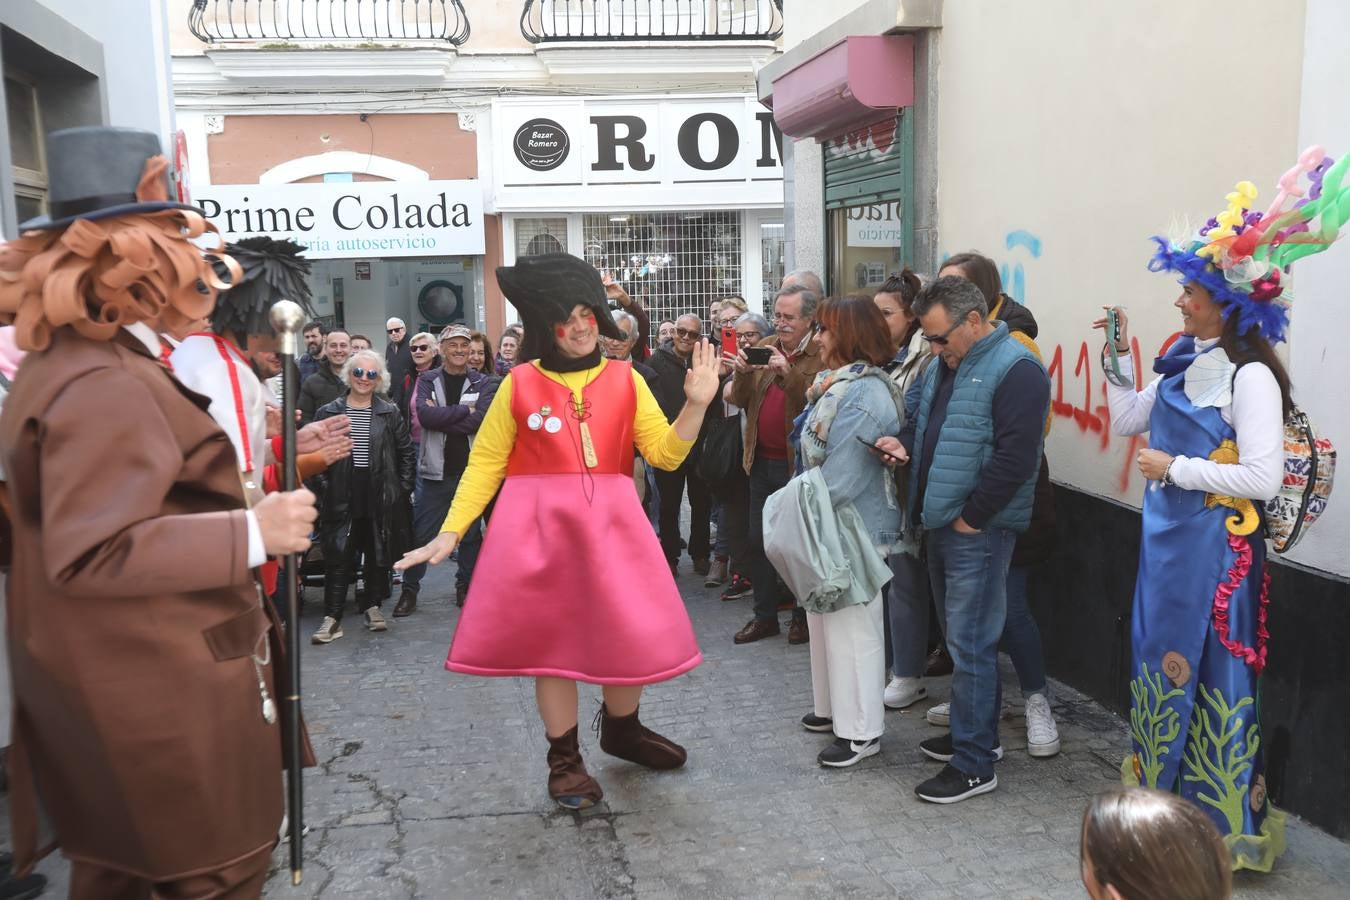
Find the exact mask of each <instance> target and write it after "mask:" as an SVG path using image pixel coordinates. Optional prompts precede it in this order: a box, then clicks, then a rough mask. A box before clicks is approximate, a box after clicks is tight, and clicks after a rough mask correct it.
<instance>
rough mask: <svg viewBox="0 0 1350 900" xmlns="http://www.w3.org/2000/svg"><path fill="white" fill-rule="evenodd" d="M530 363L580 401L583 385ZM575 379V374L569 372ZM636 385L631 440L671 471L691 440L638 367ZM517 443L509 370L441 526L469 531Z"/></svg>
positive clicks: (593, 372)
mask: <svg viewBox="0 0 1350 900" xmlns="http://www.w3.org/2000/svg"><path fill="white" fill-rule="evenodd" d="M530 365H532V366H534V367H535V368H537V369H539V371H540V372H541V373H543V375H544V377H546V378H548V379H549V380H550V381H554V382H557V383H558V384H560V385H562V386H563V387H565V388H567V389H568V390H570V391H571V392H572V398H573V401H574V402H578V403H579V402H580V401H581V399H582V397H581V390H579V389H578V388H573V387H572V386H571V385H570V384H568V383H567V381H565V380H564V379H563V378H562V377H561V376H559V375H558V373H556V372H549V371H547V370H546V369H543V368H542V367H540V366H539V365H538V364H537V363H530ZM607 365H609V362H608V360H601V361H600V365H598V366H596V367H595V368H593V369H587V370H586V372H585V373H584V374H585V378H583V379H582V380H581V384H580V385H579V388H581V389H584V387H585V385H587V384H590V383H591V382H592V381H594V380H595V379H596V377H597V376H599V374H600V373H601V372H602V371H604V368H605V366H607ZM568 374H571V375H572V376H573V378H575V377H576V376H575V374H573V373H568ZM632 376H633V387H634V388H635V389H636V391H637V409H636V411H635V412H634V415H633V443H635V444H637V448H638V452H639V453H641V454H642V456H643V458H645V459H646V460H647V462H649V463H651V464H652V465H654V466H656V467H657V468H658V469H666V470H673V469H677V468H679V465H680V463H682V462H684V458H685V457H686V456H688V455H689V448H690V447H692V446H693V445H694V442H693V441H686V440H683V439H682V438H681V437H680V436H679V434H677V433H676V432H675V426H674V425H671V424H670V423H669V422H667V421H666V414H665V413H663V412H661V407H660V406H659V405H657V402H656V398H655V397H653V396H652V391H651V388H649V387H647V382H646V381H645V380H644V379H643V378H642V376H641V375H639V374H638V373H637V372H636V371H633V372H632ZM515 443H516V420H515V417H514V416H512V415H511V376H510V375H509V374H508V375H507V376H506V378H505V379H504V380H503V381H502V384H501V387H499V388H498V389H497V395H496V397H494V398H493V400H492V405H491V406H490V407H488V411H487V414H486V415H484V416H483V424H482V425H481V426H480V427H479V429H478V435H477V437H475V438H474V442H473V451H472V452H471V453H470V454H469V465H468V468H466V469H465V470H464V476H463V478H461V479H460V482H459V487H458V488H456V489H455V500H454V503H452V504H451V506H450V514H449V515H448V516H446V517H445V524H444V525H442V526H441V531H442V532H445V531H453V532H454V533H455V534H458V535H463V534H464V532H465V530H467V529H468V527H469V526H470V525H472V524H473V521H474V519H477V518H478V517H479V516H481V515H482V514H483V510H484V509H486V508H487V505H488V503H489V502H491V500H492V498H493V496H494V495H495V494H496V493H497V488H499V487H501V484H502V479H504V478H505V477H506V464H507V461H508V460H509V459H510V457H511V449H512V447H514V446H515Z"/></svg>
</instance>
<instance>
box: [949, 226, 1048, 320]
mask: <svg viewBox="0 0 1350 900" xmlns="http://www.w3.org/2000/svg"><path fill="white" fill-rule="evenodd" d="M1003 246H1004V249H1006V250H1007V251H1008V252H1009V253H1012V252H1013V251H1017V250H1025V251H1026V252H1027V254H1029V255H1030V257H1031V258H1032V259H1040V258H1041V239H1040V238H1039V237H1037V236H1036V235H1034V234H1032V233H1031V232H1030V231H1027V230H1025V229H1021V228H1019V229H1017V230H1016V231H1010V232H1008V233H1007V234H1006V235H1004V236H1003ZM951 255H952V254H950V253H947V252H945V251H944V252H943V254H942V257H941V262H939V263H938V269H941V268H942V267H943V266H945V265H946V264H947V260H948V259H949V258H950V257H951ZM996 262H998V277H999V279H1000V280H1001V281H1002V282H1003V291H1004V293H1006V294H1007V295H1008V296H1009V297H1012V298H1013V299H1014V300H1016V301H1017V302H1018V303H1022V304H1025V303H1026V302H1027V273H1026V269H1025V268H1024V267H1023V265H1022V263H1021V262H1020V261H1019V260H1017V259H1012V260H1002V261H998V260H996Z"/></svg>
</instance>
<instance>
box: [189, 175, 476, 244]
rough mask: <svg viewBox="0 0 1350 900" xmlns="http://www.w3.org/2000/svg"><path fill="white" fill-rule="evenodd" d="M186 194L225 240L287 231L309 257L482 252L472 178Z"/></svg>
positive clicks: (217, 187)
mask: <svg viewBox="0 0 1350 900" xmlns="http://www.w3.org/2000/svg"><path fill="white" fill-rule="evenodd" d="M192 198H193V201H194V202H195V203H196V204H197V205H199V206H201V208H202V209H203V210H204V211H205V212H206V217H207V218H208V219H209V220H210V221H212V222H213V223H215V226H216V227H217V228H218V229H220V233H221V234H222V235H223V236H224V238H225V240H226V241H237V240H240V239H241V238H246V237H256V236H258V235H267V236H269V237H274V238H289V239H290V240H293V241H295V242H296V243H298V244H303V245H304V246H305V247H306V248H307V249H306V251H305V255H306V256H308V257H309V258H310V259H332V258H339V257H350V256H373V257H383V256H477V255H481V254H482V253H483V251H484V236H483V192H482V188H481V186H480V185H479V183H478V182H477V181H468V180H464V181H398V182H396V181H368V182H337V183H323V184H212V185H200V186H194V187H193V189H192Z"/></svg>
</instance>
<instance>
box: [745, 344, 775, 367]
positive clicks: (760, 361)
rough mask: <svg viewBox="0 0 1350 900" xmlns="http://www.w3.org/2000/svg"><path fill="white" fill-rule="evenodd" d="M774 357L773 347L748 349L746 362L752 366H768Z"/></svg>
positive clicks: (746, 349) (746, 350)
mask: <svg viewBox="0 0 1350 900" xmlns="http://www.w3.org/2000/svg"><path fill="white" fill-rule="evenodd" d="M772 355H773V348H772V347H746V348H745V360H746V362H748V363H750V365H752V366H767V365H768V364H769V357H770V356H772Z"/></svg>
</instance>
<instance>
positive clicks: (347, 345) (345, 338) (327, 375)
mask: <svg viewBox="0 0 1350 900" xmlns="http://www.w3.org/2000/svg"><path fill="white" fill-rule="evenodd" d="M351 355H352V339H351V336H350V335H348V334H347V332H345V331H343V330H342V329H340V328H338V329H334V330H333V331H330V332H328V336H327V337H326V338H324V342H323V358H324V362H323V363H322V364H320V366H319V368H318V371H316V372H315V373H314V374H313V375H311V376H309V377H308V378H306V379H305V383H304V384H302V385H300V397H299V399H298V401H297V404H296V405H297V406H299V408H300V424H301V425H308V424H309V423H310V422H313V421H314V414H315V413H316V412H318V411H319V407H321V406H324V405H326V404H328V403H332V402H333V401H334V400H336V399H337V398H338V397H341V396H342V395H343V394H345V393H347V386H346V385H345V384H343V383H342V379H341V378H340V377H338V373H339V372H341V371H342V367H343V366H344V365H346V363H347V357H349V356H351Z"/></svg>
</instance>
